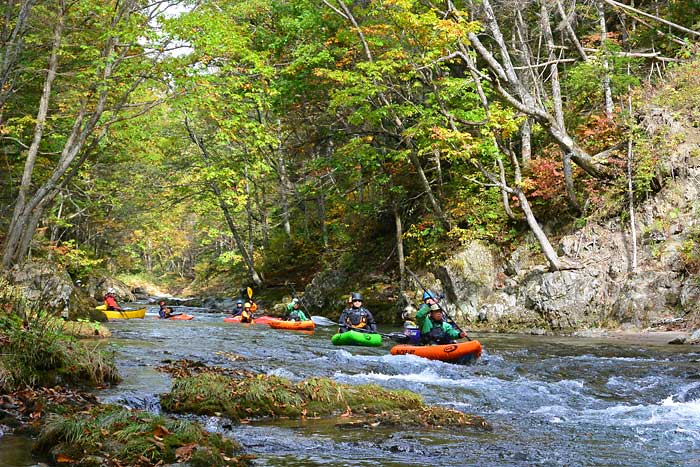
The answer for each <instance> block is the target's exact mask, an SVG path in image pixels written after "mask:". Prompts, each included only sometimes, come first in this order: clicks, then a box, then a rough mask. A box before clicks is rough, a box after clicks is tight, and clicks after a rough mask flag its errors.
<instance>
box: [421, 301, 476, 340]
mask: <svg viewBox="0 0 700 467" xmlns="http://www.w3.org/2000/svg"><path fill="white" fill-rule="evenodd" d="M442 318H443V313H442V308H440V305H438V304H437V303H433V304H432V305H430V307H427V306H421V307H420V310H418V312H417V313H416V322H417V323H418V326H419V327H420V334H421V343H422V344H423V345H433V344H439V345H445V344H452V343H453V342H454V339H458V338H460V337H466V336H467V334H466V333H465V332H460V331H458V330H456V329H455V328H453V327H452V325H451V324H450V323H448V322H447V321H443V320H442Z"/></svg>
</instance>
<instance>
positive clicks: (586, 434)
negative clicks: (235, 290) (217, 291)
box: [0, 308, 700, 467]
mask: <svg viewBox="0 0 700 467" xmlns="http://www.w3.org/2000/svg"><path fill="white" fill-rule="evenodd" d="M187 312H188V313H190V314H193V315H195V319H194V320H192V321H160V320H157V319H155V316H157V313H156V311H155V308H150V309H149V312H148V314H147V316H146V318H145V319H143V320H128V321H114V322H110V323H108V327H109V328H110V330H111V331H112V334H113V337H112V338H111V339H110V343H109V344H108V346H109V347H110V348H112V349H114V351H115V352H116V355H117V362H118V366H119V370H120V373H121V375H122V376H123V377H124V382H123V383H121V384H120V385H118V386H116V387H114V388H111V389H108V390H103V391H99V393H98V395H99V397H100V399H101V400H102V401H104V402H114V403H120V404H125V405H128V406H130V407H137V408H142V409H146V410H150V411H159V410H160V406H159V402H158V395H159V394H160V393H163V392H167V391H168V390H169V388H170V378H169V376H167V375H166V374H164V373H160V372H158V371H156V370H155V369H154V367H155V366H157V365H159V364H160V362H161V361H162V360H164V359H171V360H176V359H181V358H187V359H192V360H200V361H203V362H205V363H208V364H212V365H220V366H235V367H245V368H247V369H250V370H253V371H257V372H262V373H267V374H276V375H280V376H283V377H286V378H290V379H292V380H299V379H304V378H308V377H311V376H328V377H332V378H334V379H335V380H337V381H340V382H343V383H348V384H362V383H376V384H380V385H382V386H385V387H387V388H396V389H399V388H401V389H409V390H411V391H414V392H416V393H420V394H421V395H422V396H423V398H424V399H425V401H426V402H428V403H430V404H439V405H445V406H449V407H453V408H456V409H459V410H462V411H465V412H468V413H472V414H477V415H481V416H483V417H484V418H485V419H486V420H487V421H488V422H489V423H490V424H491V425H492V426H493V430H492V431H472V430H468V431H466V432H461V433H458V432H453V431H450V430H432V431H431V430H414V431H395V430H385V429H351V430H347V429H344V430H341V429H338V428H336V427H335V424H334V422H329V421H324V420H307V421H290V420H286V421H275V422H255V423H248V424H242V425H231V424H230V422H227V421H226V420H221V419H219V418H217V417H198V419H199V421H200V422H202V423H203V424H204V425H205V426H206V427H207V428H208V429H210V430H215V431H220V432H222V433H224V434H226V435H230V436H232V437H234V438H235V439H237V440H238V441H239V442H241V443H242V444H243V446H244V448H245V450H246V451H247V453H249V454H253V455H255V456H256V459H255V461H254V463H255V465H259V466H321V465H334V466H368V467H369V466H376V465H381V466H387V467H389V466H413V465H415V466H426V465H433V466H471V465H474V466H477V465H478V466H494V467H495V466H626V467H633V466H679V465H700V368H699V366H698V361H699V360H700V353H699V352H697V351H696V348H694V347H690V346H670V345H653V344H651V343H648V344H644V345H641V344H634V343H631V341H628V342H626V341H623V340H612V339H597V340H596V339H583V338H554V337H542V336H515V335H500V334H485V335H478V336H472V337H475V338H477V339H478V340H479V341H480V342H481V343H482V344H483V345H484V349H485V352H484V355H483V356H482V358H481V359H480V360H479V361H478V362H477V363H476V364H475V365H472V366H457V365H451V364H446V363H442V362H437V361H430V360H426V359H422V358H419V357H415V356H410V355H404V356H391V355H389V348H390V346H391V344H392V343H391V342H385V344H384V345H383V346H382V347H378V348H361V347H335V346H333V345H332V344H331V343H330V336H331V335H332V334H333V333H334V332H335V331H336V328H335V326H317V328H316V332H315V333H314V334H312V335H309V334H301V333H296V332H292V331H282V330H273V329H270V328H269V327H267V326H262V325H240V324H228V323H224V322H223V319H222V315H219V314H210V313H200V312H198V311H197V310H196V309H191V310H188V311H187ZM385 331H387V332H388V331H392V330H389V329H386V330H385ZM394 331H395V330H394ZM221 352H223V353H221ZM227 352H230V353H234V354H238V355H241V356H244V357H245V361H239V362H233V361H231V360H230V359H229V358H227V356H226V353H227ZM28 446H29V442H28V440H23V439H21V438H17V437H12V436H5V437H0V467H9V466H13V467H23V466H28V465H32V463H33V462H32V460H31V457H30V456H29V455H26V454H25V453H26V450H27V448H28Z"/></svg>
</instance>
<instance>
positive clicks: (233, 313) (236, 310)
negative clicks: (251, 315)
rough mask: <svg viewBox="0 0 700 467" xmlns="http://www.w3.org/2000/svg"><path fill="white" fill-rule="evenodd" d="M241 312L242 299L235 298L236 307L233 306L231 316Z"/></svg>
mask: <svg viewBox="0 0 700 467" xmlns="http://www.w3.org/2000/svg"><path fill="white" fill-rule="evenodd" d="M241 313H243V300H241V299H240V298H239V299H238V300H236V308H234V309H233V311H232V312H231V317H232V318H233V317H236V316H238V315H240V314H241Z"/></svg>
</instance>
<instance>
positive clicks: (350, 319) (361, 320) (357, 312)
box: [338, 292, 377, 332]
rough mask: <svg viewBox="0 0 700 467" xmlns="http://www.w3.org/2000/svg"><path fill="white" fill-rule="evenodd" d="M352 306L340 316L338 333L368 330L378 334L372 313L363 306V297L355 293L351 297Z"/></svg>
mask: <svg viewBox="0 0 700 467" xmlns="http://www.w3.org/2000/svg"><path fill="white" fill-rule="evenodd" d="M350 298H351V299H352V305H351V306H350V307H349V308H346V309H345V310H343V312H342V313H341V314H340V319H339V320H338V324H339V325H340V328H339V329H338V332H346V331H349V330H351V329H366V330H367V331H371V332H377V323H375V322H374V316H372V313H371V312H370V311H369V310H368V309H367V308H365V307H364V306H362V295H361V294H359V293H357V292H353V293H352V295H351V296H350Z"/></svg>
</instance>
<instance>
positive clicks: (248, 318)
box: [241, 308, 253, 323]
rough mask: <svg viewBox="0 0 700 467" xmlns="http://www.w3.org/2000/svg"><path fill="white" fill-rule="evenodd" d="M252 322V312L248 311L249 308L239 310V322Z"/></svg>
mask: <svg viewBox="0 0 700 467" xmlns="http://www.w3.org/2000/svg"><path fill="white" fill-rule="evenodd" d="M252 322H253V314H252V313H251V312H250V310H246V309H245V308H244V309H243V311H242V312H241V323H252Z"/></svg>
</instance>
